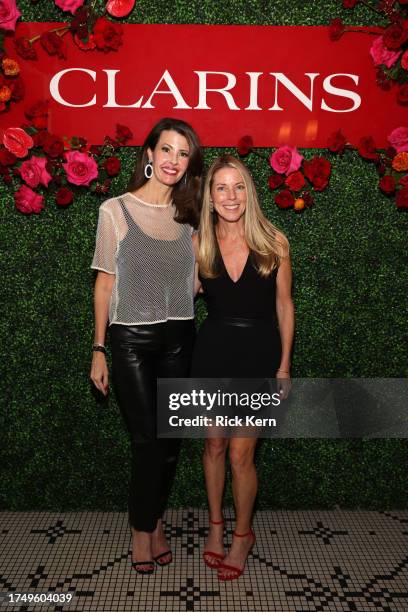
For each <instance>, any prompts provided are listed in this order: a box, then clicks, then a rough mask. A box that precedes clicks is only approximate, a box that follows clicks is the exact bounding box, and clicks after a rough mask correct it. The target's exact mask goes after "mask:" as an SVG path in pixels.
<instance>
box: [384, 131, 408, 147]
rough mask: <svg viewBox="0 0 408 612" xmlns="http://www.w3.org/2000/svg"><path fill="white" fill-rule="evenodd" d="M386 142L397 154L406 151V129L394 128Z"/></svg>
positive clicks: (407, 141) (407, 133)
mask: <svg viewBox="0 0 408 612" xmlns="http://www.w3.org/2000/svg"><path fill="white" fill-rule="evenodd" d="M387 140H388V142H389V143H390V145H391V146H392V147H394V149H395V150H396V152H397V153H400V151H408V127H399V128H396V129H395V130H393V131H392V132H391V134H390V135H389V136H388V138H387Z"/></svg>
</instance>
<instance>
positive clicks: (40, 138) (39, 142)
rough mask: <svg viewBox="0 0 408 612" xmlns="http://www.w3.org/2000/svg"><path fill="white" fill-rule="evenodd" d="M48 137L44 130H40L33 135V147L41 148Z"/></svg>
mask: <svg viewBox="0 0 408 612" xmlns="http://www.w3.org/2000/svg"><path fill="white" fill-rule="evenodd" d="M48 136H49V134H48V132H47V131H46V130H40V131H39V132H36V133H35V134H33V140H34V146H35V147H43V146H44V144H45V141H46V140H47V138H48Z"/></svg>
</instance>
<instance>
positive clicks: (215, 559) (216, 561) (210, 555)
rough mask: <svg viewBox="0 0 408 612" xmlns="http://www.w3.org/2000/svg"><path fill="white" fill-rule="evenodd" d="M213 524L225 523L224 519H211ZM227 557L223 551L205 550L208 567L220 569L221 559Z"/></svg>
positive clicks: (204, 555) (205, 561) (205, 560)
mask: <svg viewBox="0 0 408 612" xmlns="http://www.w3.org/2000/svg"><path fill="white" fill-rule="evenodd" d="M210 523H211V525H223V524H224V519H222V520H221V521H212V520H211V519H210ZM224 558H225V555H222V554H221V553H216V552H212V551H211V550H205V551H204V552H203V561H204V563H205V564H206V566H207V567H209V568H210V569H218V568H219V566H220V563H221V561H222V560H223V559H224Z"/></svg>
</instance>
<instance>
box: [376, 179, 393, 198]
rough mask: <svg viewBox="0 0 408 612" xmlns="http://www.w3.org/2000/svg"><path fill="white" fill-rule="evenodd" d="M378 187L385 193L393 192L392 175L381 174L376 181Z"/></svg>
mask: <svg viewBox="0 0 408 612" xmlns="http://www.w3.org/2000/svg"><path fill="white" fill-rule="evenodd" d="M378 187H379V188H380V189H381V191H382V192H383V193H385V194H387V195H389V194H391V193H394V191H395V180H394V178H393V177H392V176H390V175H389V174H387V176H383V177H382V178H381V180H380V182H379V183H378Z"/></svg>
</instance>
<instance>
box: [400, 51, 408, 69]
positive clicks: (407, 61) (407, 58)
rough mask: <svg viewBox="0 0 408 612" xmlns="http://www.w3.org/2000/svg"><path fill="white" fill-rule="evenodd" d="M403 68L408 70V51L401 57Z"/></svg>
mask: <svg viewBox="0 0 408 612" xmlns="http://www.w3.org/2000/svg"><path fill="white" fill-rule="evenodd" d="M401 68H403V69H404V70H408V49H407V50H406V51H404V55H403V56H402V57H401Z"/></svg>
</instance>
